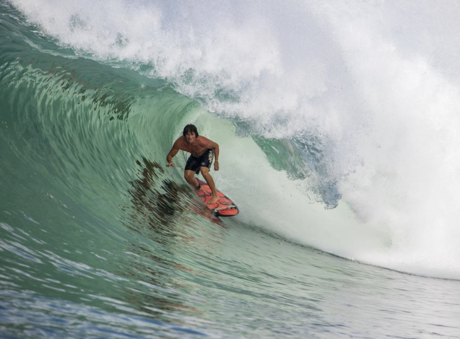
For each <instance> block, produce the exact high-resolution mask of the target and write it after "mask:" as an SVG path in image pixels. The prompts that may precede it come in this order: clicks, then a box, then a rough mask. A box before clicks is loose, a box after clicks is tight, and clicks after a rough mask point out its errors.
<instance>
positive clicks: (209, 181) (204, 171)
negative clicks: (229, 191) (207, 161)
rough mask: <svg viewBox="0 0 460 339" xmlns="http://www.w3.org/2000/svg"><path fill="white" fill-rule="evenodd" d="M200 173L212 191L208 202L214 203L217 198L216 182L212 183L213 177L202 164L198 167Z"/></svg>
mask: <svg viewBox="0 0 460 339" xmlns="http://www.w3.org/2000/svg"><path fill="white" fill-rule="evenodd" d="M200 170H201V174H202V175H203V178H204V180H206V182H207V184H208V185H209V188H210V189H211V192H212V198H211V199H210V200H209V201H208V204H214V203H216V202H217V200H219V196H218V195H217V190H216V184H215V183H214V179H213V178H212V176H211V174H209V168H207V167H205V166H203V167H201V168H200Z"/></svg>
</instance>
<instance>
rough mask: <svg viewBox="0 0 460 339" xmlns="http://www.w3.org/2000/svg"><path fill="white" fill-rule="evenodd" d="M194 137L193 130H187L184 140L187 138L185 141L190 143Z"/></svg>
mask: <svg viewBox="0 0 460 339" xmlns="http://www.w3.org/2000/svg"><path fill="white" fill-rule="evenodd" d="M195 139H196V134H195V132H188V133H187V134H185V140H187V143H189V144H192V143H193V142H194V141H195Z"/></svg>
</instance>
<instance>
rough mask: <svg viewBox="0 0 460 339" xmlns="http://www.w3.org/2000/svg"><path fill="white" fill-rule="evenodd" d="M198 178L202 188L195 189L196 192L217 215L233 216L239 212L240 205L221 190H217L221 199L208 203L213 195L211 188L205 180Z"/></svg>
mask: <svg viewBox="0 0 460 339" xmlns="http://www.w3.org/2000/svg"><path fill="white" fill-rule="evenodd" d="M197 180H198V182H199V183H200V185H201V189H200V190H198V191H196V190H195V193H196V194H197V195H198V197H199V198H200V199H201V201H203V202H204V203H205V204H206V207H207V208H209V209H210V210H211V211H212V212H213V213H214V215H215V216H217V217H233V216H235V215H237V214H238V212H239V211H238V207H236V205H235V203H234V202H233V201H232V200H231V199H230V198H229V197H227V196H226V195H225V194H224V193H222V192H220V191H217V195H218V196H219V200H217V202H216V203H215V204H210V205H208V204H207V203H208V201H209V200H210V199H211V197H212V192H211V188H210V187H209V185H208V184H207V183H205V182H204V181H202V180H200V179H197Z"/></svg>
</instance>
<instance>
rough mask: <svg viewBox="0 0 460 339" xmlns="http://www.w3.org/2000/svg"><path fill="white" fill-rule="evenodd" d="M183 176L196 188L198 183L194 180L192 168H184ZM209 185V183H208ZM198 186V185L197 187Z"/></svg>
mask: <svg viewBox="0 0 460 339" xmlns="http://www.w3.org/2000/svg"><path fill="white" fill-rule="evenodd" d="M184 178H185V180H187V182H188V183H189V184H190V185H191V186H193V187H195V188H197V187H198V186H200V184H199V183H198V180H196V178H195V171H192V170H185V171H184ZM208 185H209V184H208ZM209 186H211V185H209ZM198 188H199V187H198Z"/></svg>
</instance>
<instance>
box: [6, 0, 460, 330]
mask: <svg viewBox="0 0 460 339" xmlns="http://www.w3.org/2000/svg"><path fill="white" fill-rule="evenodd" d="M0 9H1V10H0V46H1V47H0V50H1V52H0V150H1V151H0V163H1V166H0V207H1V208H0V284H1V288H0V336H1V337H5V338H37V337H46V338H64V337H65V338H93V337H94V338H157V337H161V338H163V337H181V338H182V337H185V338H187V337H193V338H195V337H216V338H227V337H228V338H246V337H247V338H258V337H274V338H282V337H302V338H342V337H343V338H349V337H356V338H378V337H390V338H394V337H398V338H431V337H438V338H456V337H460V336H459V333H460V323H459V321H458V319H460V299H459V293H458V291H459V288H460V284H459V282H458V280H449V279H444V276H443V274H440V275H439V276H436V275H433V274H432V272H433V271H432V270H431V271H430V270H429V268H430V267H428V268H427V269H426V272H424V271H423V266H422V269H419V273H420V274H418V275H413V274H408V273H404V272H411V271H413V269H412V268H413V267H410V265H408V270H407V271H405V270H404V269H398V270H396V271H395V270H390V269H387V268H382V267H379V266H383V267H391V266H392V258H393V257H392V256H388V262H387V264H388V265H386V266H385V265H382V261H381V260H380V259H376V260H375V265H372V264H373V262H372V260H370V263H371V265H369V264H364V263H361V261H365V260H354V255H355V254H358V253H361V252H360V251H361V248H359V251H358V250H357V251H356V252H354V249H351V248H352V247H353V246H355V245H356V244H358V245H359V244H361V242H359V241H358V240H356V242H355V239H353V238H352V237H350V239H348V240H349V241H350V243H349V244H348V240H347V239H346V238H343V237H342V236H343V234H345V231H348V230H354V228H347V227H348V226H347V222H348V221H346V220H348V219H349V218H350V217H349V213H350V212H346V211H345V212H344V210H343V207H342V205H339V207H337V208H334V207H336V206H337V204H338V201H339V200H340V197H341V195H340V193H339V188H338V187H339V185H336V182H335V181H334V180H335V179H334V178H332V179H331V178H328V177H327V174H328V168H327V164H326V163H325V162H326V158H327V147H326V146H327V145H326V143H324V142H321V138H320V136H314V135H310V134H308V135H306V134H304V135H303V139H302V138H301V137H300V136H296V137H293V138H289V137H287V136H284V137H282V138H268V137H264V136H263V134H261V133H255V132H254V131H255V130H254V126H253V125H251V121H250V120H251V119H241V118H236V117H234V116H233V117H230V116H229V117H226V118H222V116H220V117H219V116H218V115H216V114H211V113H210V112H209V111H207V110H206V109H205V108H203V107H204V105H205V104H206V103H208V102H207V101H206V100H205V99H203V98H200V97H199V96H194V97H193V96H187V95H186V94H187V93H184V92H186V91H183V90H181V88H180V86H179V85H178V83H174V82H170V81H168V79H167V78H164V77H161V76H156V77H155V76H148V74H150V73H149V72H150V71H152V69H153V68H154V67H153V66H152V65H143V66H142V67H140V66H139V65H133V64H130V63H129V62H128V61H126V60H124V61H120V60H111V59H110V58H109V57H108V58H106V59H101V58H96V57H91V55H86V54H85V53H82V52H81V51H77V50H76V49H72V48H70V47H68V46H64V45H63V44H59V43H58V41H56V40H55V39H54V38H51V37H49V36H47V35H46V34H43V32H42V31H41V30H40V28H39V27H37V26H35V25H33V24H31V23H30V22H27V20H26V17H24V16H23V14H21V13H20V12H19V11H18V10H17V9H14V8H13V7H12V5H10V4H8V3H5V2H0ZM138 66H139V67H138ZM179 92H181V93H182V94H181V93H179ZM216 95H217V97H219V95H220V97H222V96H223V97H224V99H222V98H221V99H222V100H224V101H225V100H230V99H229V98H230V95H229V94H228V93H227V96H225V95H222V93H220V94H219V93H218V94H216ZM220 97H219V98H220ZM231 100H235V99H231ZM187 122H194V123H196V124H197V125H198V126H199V128H200V131H203V133H204V134H205V135H209V136H210V137H211V138H212V139H213V140H216V141H217V142H219V144H220V146H221V149H222V157H221V159H222V161H221V166H222V170H221V171H220V172H219V173H217V172H215V173H213V175H214V176H215V178H216V182H217V183H218V187H219V188H221V189H222V190H224V191H225V192H226V193H228V194H229V195H230V196H231V197H233V198H234V199H235V201H236V202H237V204H238V205H239V207H240V211H241V212H240V215H239V216H237V217H235V218H227V219H222V220H219V219H216V218H212V217H211V216H210V215H209V214H208V213H207V209H206V208H205V207H204V206H202V205H201V204H200V202H199V200H198V199H197V198H196V197H195V195H194V194H193V192H192V191H191V189H190V188H189V187H188V186H187V185H186V183H185V181H184V179H183V178H182V173H181V171H182V167H183V164H184V163H185V157H184V155H182V154H179V155H178V156H177V158H176V159H175V161H176V163H177V168H175V169H168V168H166V167H165V156H166V154H167V152H168V151H169V149H170V147H171V144H172V142H173V141H174V140H175V138H177V136H178V135H180V131H181V129H182V127H183V125H185V123H187ZM250 160H252V161H250ZM181 166H182V167H181ZM264 175H266V176H264ZM299 182H301V183H302V185H300V184H299ZM293 183H294V184H293ZM273 184H275V185H273ZM272 185H273V186H272ZM296 185H299V186H301V188H300V190H296V189H294V188H293V187H294V186H296ZM305 185H307V188H306V189H305ZM308 185H311V186H308ZM271 187H275V188H272V189H273V191H270V190H268V189H269V188H271ZM267 192H269V193H273V192H275V193H276V192H278V193H280V197H279V200H277V198H276V197H274V196H272V195H267V194H268V193H267ZM299 192H300V193H299ZM273 194H274V193H273ZM254 197H258V198H259V199H260V202H261V203H263V204H262V207H261V206H260V205H258V204H256V203H255V201H257V199H254ZM298 197H305V198H302V199H305V201H306V203H305V202H304V200H299V199H300V198H298ZM272 203H273V205H272ZM304 204H305V205H304ZM264 206H267V207H264ZM302 210H303V211H302ZM307 212H308V213H307ZM328 213H329V214H328ZM334 213H335V214H334ZM313 214H314V215H315V217H314V218H313V217H312V219H309V218H308V217H305V215H307V216H309V215H313ZM331 214H332V217H330V215H331ZM341 218H342V219H341ZM331 225H332V226H331ZM350 227H351V226H350ZM356 227H357V228H356V229H358V230H361V229H363V231H362V234H363V235H362V237H363V239H365V240H362V243H364V244H368V243H367V242H366V241H369V243H370V244H378V246H382V247H383V248H387V247H388V248H389V249H390V250H391V246H390V245H388V244H389V243H391V241H395V240H394V239H393V240H392V239H391V238H390V240H389V236H388V232H386V231H375V232H371V231H365V230H364V228H360V227H362V226H359V227H358V226H356ZM344 230H345V231H344ZM315 232H316V233H315ZM306 238H307V239H308V240H305V239H306ZM336 238H337V239H336ZM368 239H369V240H368ZM376 246H377V245H376ZM385 246H387V247H385ZM358 247H359V246H358ZM369 247H370V245H369ZM363 248H364V249H363V250H362V252H363V251H366V250H369V248H367V247H365V246H364V247H363ZM388 248H387V249H388ZM373 250H376V249H375V248H373ZM328 252H329V253H332V254H329V253H328ZM369 252H371V253H373V252H372V250H369ZM335 254H337V255H341V256H336V255H335ZM371 258H372V256H371ZM423 259H424V258H421V259H420V261H423ZM416 262H418V261H416ZM377 265H378V266H377ZM428 266H429V265H428ZM455 267H456V266H453V269H452V271H455ZM420 270H421V272H420ZM448 272H451V271H448ZM449 274H450V273H449ZM449 274H446V275H449ZM427 276H434V277H432V278H430V277H427Z"/></svg>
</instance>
